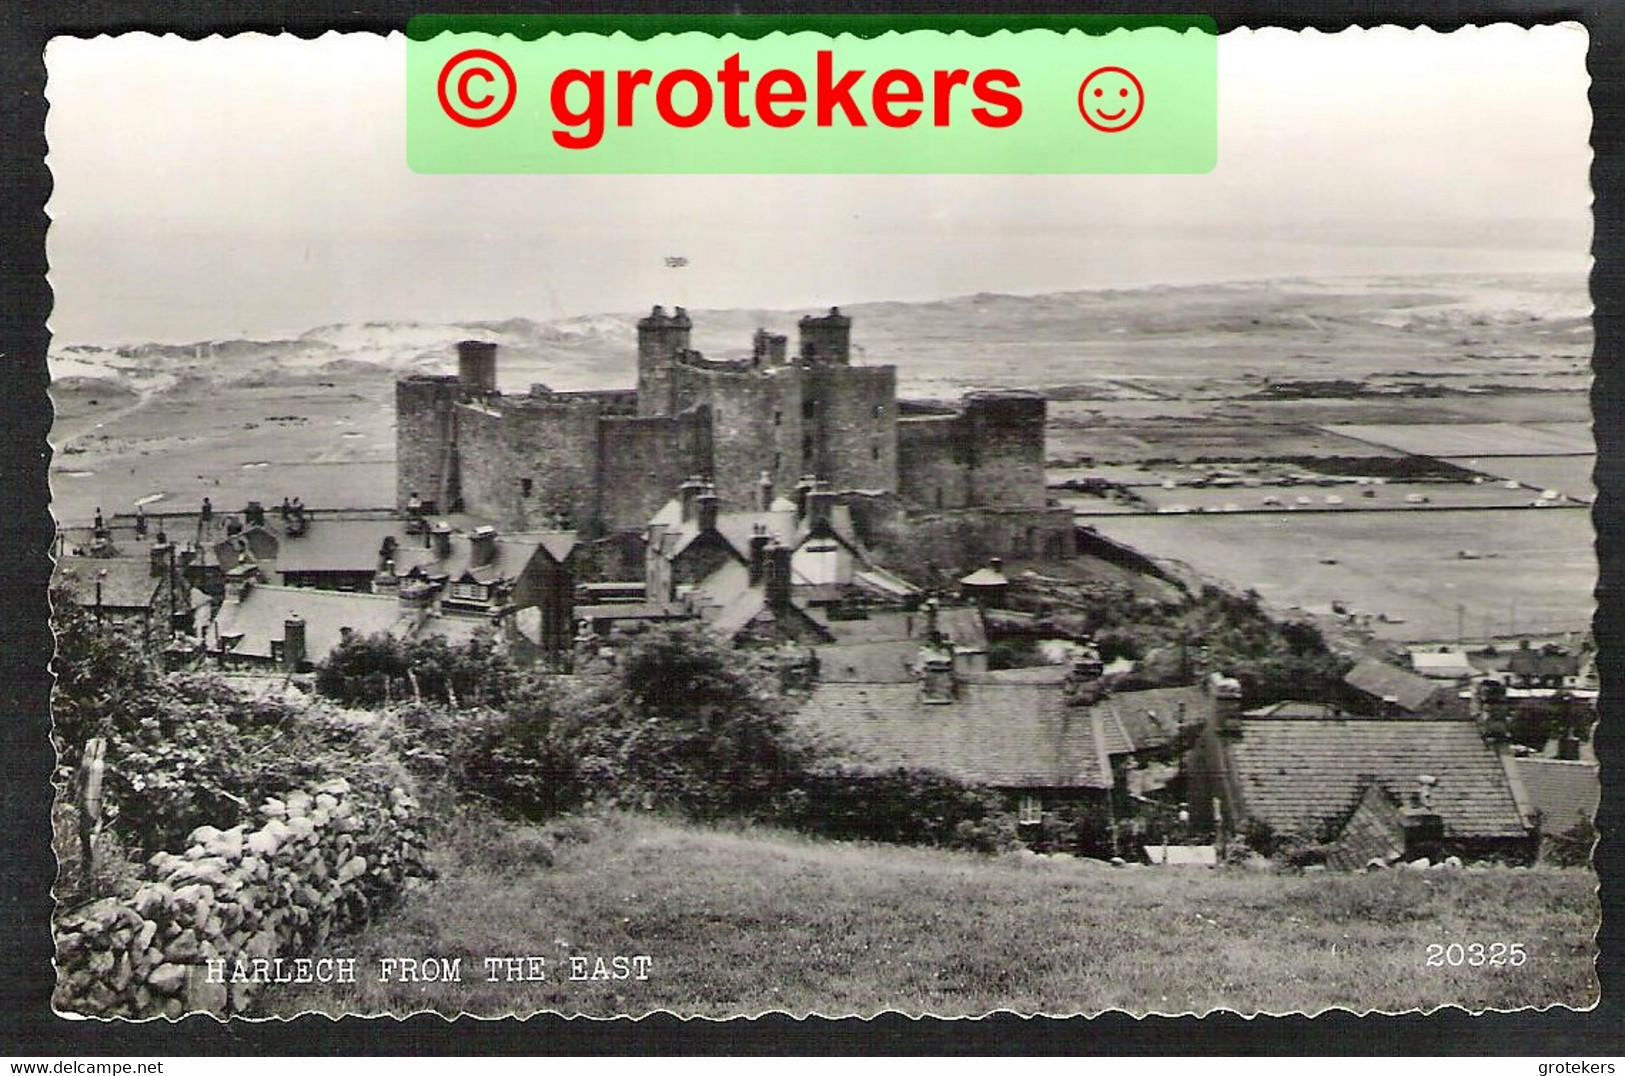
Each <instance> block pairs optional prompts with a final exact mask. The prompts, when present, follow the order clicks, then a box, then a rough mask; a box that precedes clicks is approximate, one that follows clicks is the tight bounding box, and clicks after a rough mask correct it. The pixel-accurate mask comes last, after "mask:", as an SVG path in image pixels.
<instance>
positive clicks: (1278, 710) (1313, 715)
mask: <svg viewBox="0 0 1625 1076" xmlns="http://www.w3.org/2000/svg"><path fill="white" fill-rule="evenodd" d="M1242 716H1243V717H1257V718H1266V717H1273V718H1275V719H1276V720H1277V721H1303V720H1310V721H1316V720H1327V719H1330V718H1335V717H1342V716H1343V714H1342V711H1340V710H1338V709H1337V707H1335V706H1333V705H1332V704H1331V703H1328V702H1305V701H1303V700H1300V699H1284V700H1282V701H1281V702H1272V703H1270V704H1269V705H1268V706H1260V707H1258V709H1256V710H1248V711H1247V712H1246V713H1245V714H1243V715H1242Z"/></svg>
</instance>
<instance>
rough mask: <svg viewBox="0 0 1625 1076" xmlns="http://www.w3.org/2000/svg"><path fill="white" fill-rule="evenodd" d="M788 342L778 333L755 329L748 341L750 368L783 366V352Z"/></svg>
mask: <svg viewBox="0 0 1625 1076" xmlns="http://www.w3.org/2000/svg"><path fill="white" fill-rule="evenodd" d="M788 344H789V341H788V340H787V339H786V338H785V337H784V336H783V335H781V334H779V333H770V332H768V331H767V330H766V329H757V330H756V334H755V335H754V336H752V337H751V340H750V352H751V355H750V360H751V365H752V366H783V365H784V352H785V348H786V346H787V345H788Z"/></svg>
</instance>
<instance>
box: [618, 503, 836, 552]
mask: <svg viewBox="0 0 1625 1076" xmlns="http://www.w3.org/2000/svg"><path fill="white" fill-rule="evenodd" d="M810 523H811V521H810V519H809V518H808V517H806V516H801V517H799V518H798V517H797V515H796V510H795V505H794V503H792V502H790V501H783V502H780V501H775V502H774V508H773V509H772V510H768V511H760V510H758V511H753V512H718V513H717V524H716V530H717V534H719V535H720V536H721V537H722V539H723V540H724V541H725V542H727V543H728V547H729V548H730V549H732V550H733V551H734V553H735V554H737V555H738V556H739V558H740V559H741V560H744V561H749V560H750V539H751V535H753V534H754V533H756V527H757V525H758V524H760V525H761V526H764V527H766V528H767V533H769V534H771V535H773V536H774V537H776V538H777V539H778V540H779V544H781V545H786V546H789V547H790V548H791V549H799V548H801V546H802V545H803V544H804V543H805V542H806V541H807V539H808V538H809V537H811V536H812V529H811V525H810ZM649 526H650V528H653V529H659V531H660V533H659V534H657V535H656V536H655V539H654V541H653V542H652V548H653V550H654V551H655V552H656V553H657V554H659V555H660V556H663V557H666V558H668V559H670V558H672V557H675V556H677V555H678V554H680V553H681V552H682V551H683V550H685V549H687V548H688V547H689V546H690V545H692V544H693V543H694V541H695V540H696V539H697V538H699V536H700V534H701V533H703V532H702V531H701V530H700V524H699V516H698V513H696V514H694V515H692V516H691V517H690V518H688V519H686V520H685V519H684V518H683V502H682V499H681V498H679V497H674V498H672V499H671V500H669V501H667V502H666V503H665V504H664V505H663V506H662V507H661V509H660V511H658V512H656V513H655V514H654V516H653V517H652V518H651V519H650V520H649ZM830 530H832V531H833V532H834V534H835V537H836V539H837V540H839V541H840V542H841V544H842V545H845V546H846V547H847V548H848V549H849V550H851V551H852V552H853V553H854V554H855V555H856V556H857V557H858V559H859V560H860V561H864V562H867V560H868V554H867V552H866V551H865V550H864V548H863V545H862V543H861V542H859V541H858V535H857V531H856V530H855V529H854V527H853V525H852V510H851V509H850V508H848V507H847V506H846V505H844V504H836V505H831V506H830Z"/></svg>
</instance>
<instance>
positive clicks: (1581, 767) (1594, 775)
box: [1512, 758, 1602, 833]
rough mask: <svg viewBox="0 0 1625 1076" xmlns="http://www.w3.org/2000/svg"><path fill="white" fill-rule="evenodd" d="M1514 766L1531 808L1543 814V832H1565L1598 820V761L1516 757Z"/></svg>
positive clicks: (1541, 818) (1599, 787)
mask: <svg viewBox="0 0 1625 1076" xmlns="http://www.w3.org/2000/svg"><path fill="white" fill-rule="evenodd" d="M1512 766H1513V770H1514V772H1515V773H1516V774H1517V776H1518V780H1519V782H1520V783H1521V784H1522V785H1523V788H1524V793H1525V795H1526V796H1527V797H1528V801H1529V806H1530V807H1531V808H1532V809H1534V810H1538V811H1539V812H1540V830H1541V832H1542V833H1563V832H1565V831H1567V830H1569V829H1571V828H1573V827H1574V826H1575V825H1577V824H1579V822H1580V821H1581V820H1582V819H1583V820H1585V821H1587V822H1589V821H1592V820H1593V819H1595V818H1596V817H1597V805H1598V803H1600V802H1601V798H1602V783H1601V781H1600V780H1599V779H1598V771H1597V764H1596V763H1595V762H1569V761H1563V760H1559V759H1554V758H1515V759H1513V760H1512Z"/></svg>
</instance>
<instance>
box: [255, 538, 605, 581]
mask: <svg viewBox="0 0 1625 1076" xmlns="http://www.w3.org/2000/svg"><path fill="white" fill-rule="evenodd" d="M293 540H294V541H298V540H299V539H293ZM413 541H415V544H404V543H403V544H402V545H401V546H400V548H398V549H397V550H396V551H395V574H397V575H406V574H407V573H409V572H410V571H411V570H412V569H413V568H422V569H423V570H424V571H425V572H428V573H429V574H430V575H445V576H447V577H448V578H450V579H454V580H456V579H462V578H464V576H465V575H466V576H470V577H472V578H474V579H477V580H478V581H479V582H481V583H490V582H491V581H493V580H495V579H518V578H519V577H520V576H521V575H523V574H524V572H525V569H526V568H527V567H529V566H530V562H531V559H532V558H533V557H535V556H536V553H537V551H538V550H546V552H547V555H548V556H550V557H552V558H553V559H554V561H556V562H560V563H562V559H561V558H560V557H559V555H558V554H557V553H555V552H554V550H555V549H558V550H562V551H563V553H564V556H566V557H568V556H569V554H570V550H572V549H574V548H575V534H574V532H568V531H554V532H549V533H540V532H533V533H513V534H498V535H497V536H496V539H495V545H496V548H495V551H494V555H493V556H492V558H491V560H490V562H489V563H487V564H482V565H481V566H480V567H478V568H475V567H473V563H474V542H473V539H472V538H470V537H469V536H468V535H467V534H461V533H458V534H453V535H452V536H451V550H450V555H449V556H447V557H444V558H442V557H437V556H436V555H435V551H434V550H433V549H432V548H430V549H425V548H424V547H423V542H422V539H421V538H417V539H415V540H413ZM287 544H288V543H286V542H284V543H283V547H284V548H286V547H287ZM376 553H377V550H376V548H375V549H374V557H375V559H376ZM277 567H278V568H279V569H281V567H282V565H281V563H280V561H279V562H278V564H277Z"/></svg>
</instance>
